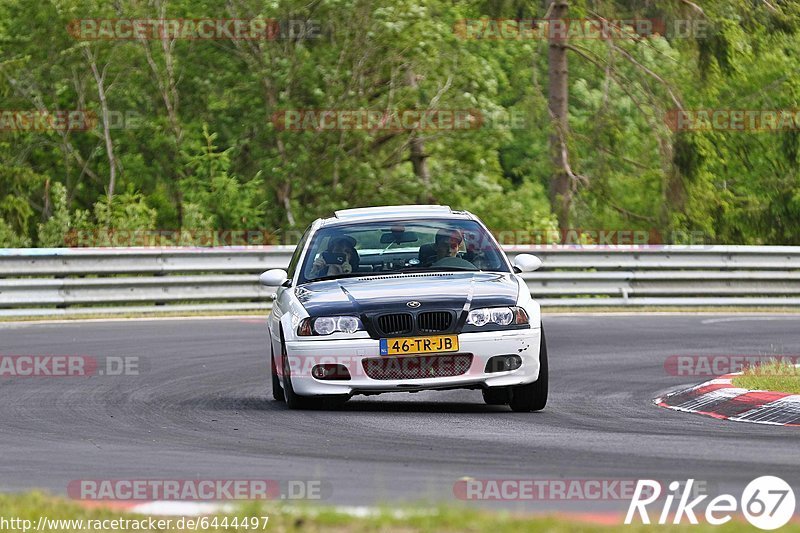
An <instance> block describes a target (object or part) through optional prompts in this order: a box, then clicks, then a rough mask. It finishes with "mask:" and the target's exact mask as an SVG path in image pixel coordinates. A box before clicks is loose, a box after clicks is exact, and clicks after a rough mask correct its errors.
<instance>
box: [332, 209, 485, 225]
mask: <svg viewBox="0 0 800 533" xmlns="http://www.w3.org/2000/svg"><path fill="white" fill-rule="evenodd" d="M413 218H449V219H462V220H463V219H472V218H474V217H473V216H472V215H471V214H470V213H468V212H466V211H453V210H452V209H450V207H449V206H446V205H387V206H377V207H359V208H357V209H344V210H339V211H336V212H335V213H334V216H333V217H330V218H325V219H322V221H321V222H322V225H324V226H328V225H335V224H344V223H348V222H368V221H380V220H396V219H413Z"/></svg>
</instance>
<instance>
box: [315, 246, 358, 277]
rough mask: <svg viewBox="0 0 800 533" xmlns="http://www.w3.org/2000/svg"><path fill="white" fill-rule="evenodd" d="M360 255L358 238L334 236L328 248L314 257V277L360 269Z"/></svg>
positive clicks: (335, 274)
mask: <svg viewBox="0 0 800 533" xmlns="http://www.w3.org/2000/svg"><path fill="white" fill-rule="evenodd" d="M358 265H359V257H358V252H357V251H356V240H355V239H354V238H353V237H350V236H349V235H342V236H340V237H334V238H332V239H331V240H330V242H329V243H328V247H327V249H326V250H325V251H324V252H322V253H321V254H319V256H318V257H317V258H316V259H314V263H313V265H312V267H311V277H312V278H322V277H326V276H337V275H339V274H350V273H351V272H354V271H358Z"/></svg>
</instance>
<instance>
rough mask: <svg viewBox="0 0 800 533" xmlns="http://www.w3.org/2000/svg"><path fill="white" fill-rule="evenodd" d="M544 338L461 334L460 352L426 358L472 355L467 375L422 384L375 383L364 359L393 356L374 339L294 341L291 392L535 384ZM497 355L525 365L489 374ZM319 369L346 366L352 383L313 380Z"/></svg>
mask: <svg viewBox="0 0 800 533" xmlns="http://www.w3.org/2000/svg"><path fill="white" fill-rule="evenodd" d="M540 337H541V329H540V328H538V327H537V328H531V329H517V330H508V331H491V332H474V333H461V334H459V335H458V342H459V350H458V352H454V353H449V354H424V355H425V356H431V357H434V356H437V355H440V356H443V357H446V356H454V357H458V356H459V354H471V355H472V361H471V364H470V365H469V368H468V369H467V370H466V372H464V373H461V374H459V375H452V376H442V377H431V378H421V379H417V378H415V379H373V378H372V377H370V376H369V375H368V372H367V371H366V370H365V368H364V366H363V365H362V360H363V359H366V358H388V357H393V356H381V355H380V347H379V344H380V343H379V341H378V340H375V339H369V338H361V339H342V340H331V339H327V340H318V339H303V340H294V341H288V342H287V343H286V353H287V361H288V366H289V368H290V369H291V381H292V388H293V389H294V391H295V392H296V393H297V394H299V395H301V396H317V395H353V394H370V393H380V392H403V391H405V392H410V391H418V390H435V389H449V388H485V387H503V386H509V385H523V384H526V383H532V382H534V381H536V380H537V379H538V377H539V341H540ZM420 355H421V354H420ZM497 355H518V356H519V357H520V358H521V359H522V365H521V366H520V367H519V368H517V369H516V370H509V371H500V372H490V373H487V372H485V368H486V363H487V361H488V360H489V358H491V357H493V356H497ZM405 357H413V356H397V357H396V358H397V359H398V360H400V361H401V362H402V359H403V358H405ZM276 363H277V368H278V369H279V376H280V378H281V380H283V374H284V372H283V369H284V368H285V366H284V364H283V361H276ZM318 364H340V365H343V366H344V367H346V368H347V369H348V373H349V375H350V379H348V380H321V379H316V378H315V377H313V376H312V373H311V370H312V368H313V367H314V366H315V365H318ZM284 386H285V384H284Z"/></svg>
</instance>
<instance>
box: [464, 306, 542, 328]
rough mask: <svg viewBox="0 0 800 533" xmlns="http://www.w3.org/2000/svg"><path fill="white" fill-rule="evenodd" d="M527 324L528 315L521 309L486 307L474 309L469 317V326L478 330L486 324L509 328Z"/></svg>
mask: <svg viewBox="0 0 800 533" xmlns="http://www.w3.org/2000/svg"><path fill="white" fill-rule="evenodd" d="M527 323H528V313H526V312H525V309H523V308H521V307H486V308H484V309H473V310H472V311H470V312H469V315H467V324H469V325H470V326H475V327H478V328H479V327H481V326H485V325H486V324H496V325H498V326H508V325H511V324H514V325H519V324H527Z"/></svg>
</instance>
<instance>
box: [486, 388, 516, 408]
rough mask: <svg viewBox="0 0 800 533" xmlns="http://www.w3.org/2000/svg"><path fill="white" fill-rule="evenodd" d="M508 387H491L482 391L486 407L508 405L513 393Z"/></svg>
mask: <svg viewBox="0 0 800 533" xmlns="http://www.w3.org/2000/svg"><path fill="white" fill-rule="evenodd" d="M508 389H509V388H508V387H491V388H489V389H482V390H481V392H482V393H483V401H484V402H485V403H486V405H508V402H509V401H511V392H510V391H509V390H508Z"/></svg>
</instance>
